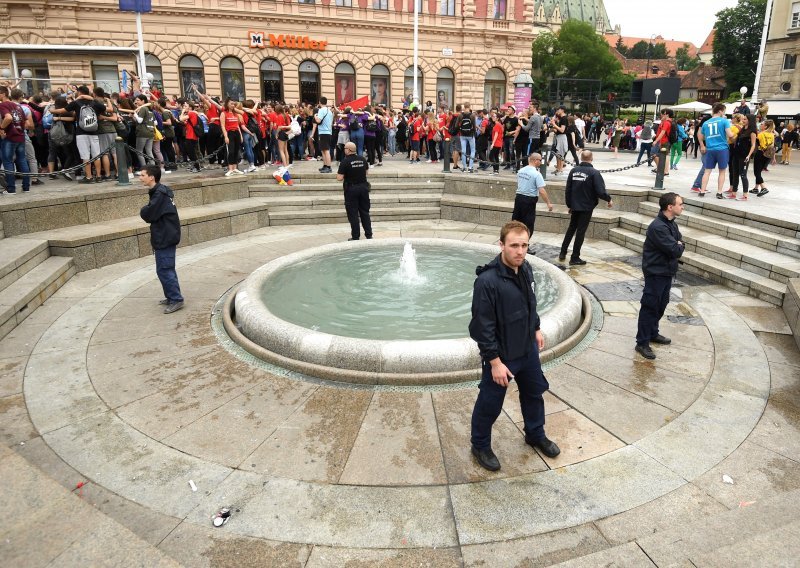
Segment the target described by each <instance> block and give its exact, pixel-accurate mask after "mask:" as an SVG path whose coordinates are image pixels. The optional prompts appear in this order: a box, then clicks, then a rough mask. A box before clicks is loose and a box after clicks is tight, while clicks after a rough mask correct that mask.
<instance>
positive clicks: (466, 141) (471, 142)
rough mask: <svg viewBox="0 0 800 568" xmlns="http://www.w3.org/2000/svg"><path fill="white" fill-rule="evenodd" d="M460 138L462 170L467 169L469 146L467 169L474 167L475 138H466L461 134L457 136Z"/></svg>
mask: <svg viewBox="0 0 800 568" xmlns="http://www.w3.org/2000/svg"><path fill="white" fill-rule="evenodd" d="M459 138H461V164H462V165H463V167H464V169H465V170H466V169H467V147H468V146H469V169H472V167H473V166H474V165H475V137H474V136H470V137H469V138H467V137H466V136H464V135H463V134H462V135H461V136H459Z"/></svg>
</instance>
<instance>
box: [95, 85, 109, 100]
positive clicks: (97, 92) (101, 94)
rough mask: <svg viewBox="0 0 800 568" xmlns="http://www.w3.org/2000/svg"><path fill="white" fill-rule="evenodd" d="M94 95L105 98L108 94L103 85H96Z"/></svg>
mask: <svg viewBox="0 0 800 568" xmlns="http://www.w3.org/2000/svg"><path fill="white" fill-rule="evenodd" d="M94 96H95V97H97V98H98V99H104V98H105V96H106V92H105V91H104V90H103V87H95V88H94Z"/></svg>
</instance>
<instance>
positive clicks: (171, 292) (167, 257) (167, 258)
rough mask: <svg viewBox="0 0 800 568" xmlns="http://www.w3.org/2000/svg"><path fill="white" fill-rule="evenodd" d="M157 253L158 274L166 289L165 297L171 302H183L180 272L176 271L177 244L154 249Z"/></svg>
mask: <svg viewBox="0 0 800 568" xmlns="http://www.w3.org/2000/svg"><path fill="white" fill-rule="evenodd" d="M153 252H154V253H155V255H156V275H158V280H159V282H161V288H163V289H164V297H165V298H166V299H167V300H169V302H170V303H171V304H174V303H175V302H183V296H181V287H180V285H179V284H178V273H177V272H175V245H173V246H171V247H167V248H164V249H159V250H156V251H153Z"/></svg>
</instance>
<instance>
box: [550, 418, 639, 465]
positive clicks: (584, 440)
mask: <svg viewBox="0 0 800 568" xmlns="http://www.w3.org/2000/svg"><path fill="white" fill-rule="evenodd" d="M546 431H547V436H548V437H549V438H550V439H551V440H555V441H556V443H557V444H558V447H559V448H561V453H560V454H559V455H558V456H556V457H554V458H550V457H547V456H546V455H544V454H543V453H542V452H541V451H539V450H536V451H537V453H539V455H541V457H542V459H543V460H544V461H545V463H546V464H547V465H548V466H549V467H550V468H551V469H553V468H560V467H564V466H566V465H570V464H575V463H578V462H582V461H586V460H590V459H592V458H594V457H597V456H601V455H603V454H607V453H609V452H613V451H614V450H616V449H619V448H621V447H623V446H624V445H625V443H624V442H623V441H622V440H619V439H618V438H615V437H614V436H613V435H612V434H610V433H609V432H607V431H606V430H604V429H603V428H602V427H601V426H599V425H598V424H596V423H595V422H592V421H591V420H589V419H588V418H586V417H585V416H584V415H582V414H581V413H580V412H578V411H577V410H574V409H572V408H570V409H568V410H562V411H561V412H556V413H555V414H551V415H550V416H548V417H547V424H546Z"/></svg>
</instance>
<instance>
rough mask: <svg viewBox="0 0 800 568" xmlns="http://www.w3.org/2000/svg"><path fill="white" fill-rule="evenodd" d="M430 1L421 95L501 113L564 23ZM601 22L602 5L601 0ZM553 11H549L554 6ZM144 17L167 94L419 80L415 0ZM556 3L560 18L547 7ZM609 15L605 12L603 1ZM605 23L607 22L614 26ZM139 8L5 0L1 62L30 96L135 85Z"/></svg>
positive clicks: (522, 1) (498, 1) (172, 8)
mask: <svg viewBox="0 0 800 568" xmlns="http://www.w3.org/2000/svg"><path fill="white" fill-rule="evenodd" d="M416 1H417V2H419V10H420V16H419V72H418V81H419V83H418V84H419V97H420V101H421V102H425V101H429V100H430V101H437V102H438V104H439V106H445V105H446V106H453V105H454V103H457V102H466V101H469V102H471V103H472V104H473V105H480V104H482V105H483V106H486V107H489V106H490V105H495V104H502V103H504V102H506V101H508V100H511V99H513V94H514V92H513V80H514V78H515V77H516V75H517V74H518V73H520V72H521V71H524V70H529V69H530V66H531V50H530V44H531V42H532V41H533V39H534V38H535V37H536V35H537V34H538V33H540V32H541V31H543V30H554V29H557V28H558V26H559V25H560V23H561V17H560V13H559V12H558V10H559V6H558V5H557V4H558V3H556V5H552V4H553V3H552V2H537V1H534V0H416ZM589 4H591V6H592V10H591V11H589V10H587V14H589V13H590V12H591V14H592V16H591V17H592V18H595V15H594V14H596V13H597V9H598V8H597V5H598V4H599V5H600V7H601V8H602V2H597V1H591V2H589ZM545 5H546V6H545ZM152 7H153V11H152V12H151V13H147V14H144V15H143V16H142V22H143V30H144V36H143V37H144V46H145V51H146V53H147V57H146V67H147V72H148V73H150V74H152V76H153V81H152V82H153V83H154V84H155V86H157V87H158V88H159V89H160V90H161V91H162V92H163V93H165V94H167V95H172V94H177V95H184V96H186V95H189V96H192V95H193V90H194V87H193V85H195V86H196V87H197V88H198V89H200V90H201V91H205V92H208V93H209V94H211V95H220V96H232V97H235V98H239V99H243V98H251V99H256V100H258V99H261V100H283V101H287V102H295V101H300V100H302V101H308V102H316V100H318V98H319V97H320V96H326V97H327V98H328V99H329V100H333V102H335V103H336V104H340V103H344V102H349V100H354V99H357V98H360V97H363V96H369V97H370V99H371V101H372V102H374V103H385V104H387V105H390V106H399V105H401V104H403V102H405V101H408V100H409V98H410V96H411V93H412V91H413V86H414V73H413V40H412V38H413V35H412V30H413V21H414V0H316V1H315V0H299V1H298V0H153V2H152ZM545 8H547V10H549V12H548V11H547V10H545ZM602 13H603V14H604V13H605V11H604V9H602ZM601 25H605V22H604V23H603V24H601ZM136 45H137V44H136V26H135V15H134V14H132V13H129V12H120V11H119V9H118V2H116V1H115V0H94V1H92V2H73V1H63V0H62V1H53V0H44V1H38V2H35V3H34V2H27V1H25V2H23V1H19V2H14V1H10V2H2V3H0V69H3V75H4V76H5V77H9V76H15V77H17V76H24V77H25V79H26V81H25V82H24V83H23V87H24V88H25V89H26V90H28V92H30V93H35V92H38V91H40V90H42V91H48V90H50V89H56V88H58V87H63V85H64V84H65V83H67V82H68V83H72V84H76V83H81V82H88V81H92V82H94V83H96V84H100V85H102V86H103V87H104V88H105V89H106V90H107V91H109V92H114V91H119V90H120V88H124V86H125V85H124V83H125V81H126V76H127V74H126V73H123V71H127V70H136V69H137V56H136V52H135V50H134V48H135V46H136Z"/></svg>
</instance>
